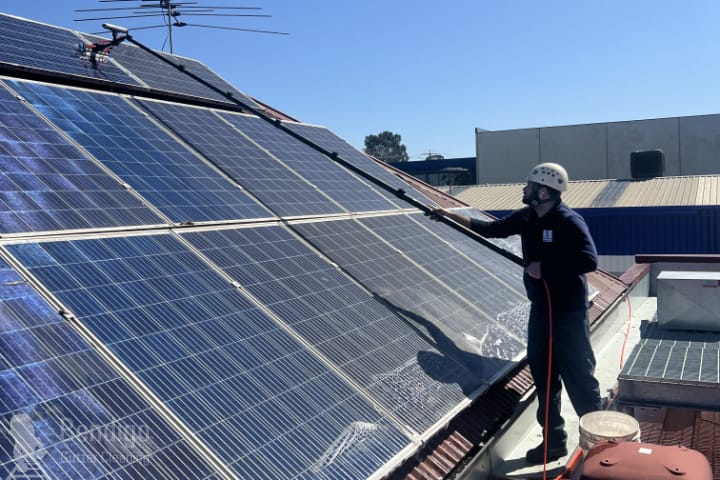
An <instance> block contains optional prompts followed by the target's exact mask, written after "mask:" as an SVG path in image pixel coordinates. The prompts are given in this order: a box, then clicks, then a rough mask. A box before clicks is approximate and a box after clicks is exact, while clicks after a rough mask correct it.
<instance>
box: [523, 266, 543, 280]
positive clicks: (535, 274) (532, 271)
mask: <svg viewBox="0 0 720 480" xmlns="http://www.w3.org/2000/svg"><path fill="white" fill-rule="evenodd" d="M525 273H527V274H528V275H530V276H531V277H532V278H534V279H536V280H540V279H541V278H542V270H541V268H540V262H530V264H529V265H528V266H527V267H525Z"/></svg>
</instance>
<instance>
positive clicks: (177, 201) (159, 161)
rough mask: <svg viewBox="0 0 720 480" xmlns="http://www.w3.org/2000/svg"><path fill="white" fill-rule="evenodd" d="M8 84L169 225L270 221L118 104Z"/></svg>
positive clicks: (101, 96)
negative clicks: (172, 223)
mask: <svg viewBox="0 0 720 480" xmlns="http://www.w3.org/2000/svg"><path fill="white" fill-rule="evenodd" d="M10 84H11V85H12V87H13V88H14V89H15V90H16V91H18V92H19V93H20V94H21V95H22V96H23V97H25V99H26V100H28V101H29V102H30V103H31V104H32V105H33V106H34V107H35V108H37V109H38V110H39V111H40V112H42V114H43V115H45V116H46V117H47V118H49V119H50V120H52V121H53V122H54V123H56V124H57V125H58V126H59V127H61V128H63V129H64V130H65V131H66V133H67V134H68V135H70V136H71V137H72V138H73V140H75V141H76V142H77V143H78V144H79V145H81V146H82V147H83V148H84V149H86V150H87V151H88V152H90V153H91V154H92V155H93V156H94V157H95V158H96V159H98V160H100V161H101V162H102V163H103V164H105V165H106V166H107V167H108V168H110V169H111V170H112V171H113V172H114V173H115V174H116V175H118V176H119V177H120V178H122V179H123V181H124V182H126V183H128V184H129V185H130V186H131V187H132V188H133V189H134V190H136V191H137V192H139V193H140V194H141V195H142V196H143V197H144V198H146V199H147V200H148V201H149V203H151V204H152V205H154V206H155V207H156V208H158V209H159V210H160V211H162V212H163V213H164V214H165V215H167V216H168V217H169V218H170V219H172V221H173V222H175V223H187V222H193V223H195V222H204V221H218V220H237V219H247V218H266V217H269V216H271V214H270V213H269V212H268V211H267V210H265V209H264V208H262V207H261V206H260V205H259V204H257V203H256V202H255V201H253V200H252V199H251V198H250V197H248V196H247V195H246V194H245V193H244V192H242V191H241V190H240V189H239V188H238V186H237V185H236V184H235V183H234V182H231V181H230V180H229V179H227V178H226V177H224V176H223V175H222V174H221V173H220V172H218V171H217V170H215V169H213V168H212V167H210V165H208V164H206V163H205V162H203V161H202V160H201V159H199V158H198V157H197V156H195V155H194V154H192V153H190V152H189V151H188V150H187V149H185V148H183V147H182V145H181V144H179V143H178V142H176V141H175V140H174V139H172V138H171V137H170V136H169V135H168V134H167V133H165V132H164V131H163V130H161V128H160V127H158V126H157V125H156V124H155V123H153V122H152V121H150V120H149V119H148V118H146V117H145V115H143V113H141V112H140V111H138V110H137V109H135V108H134V107H132V106H131V105H130V104H128V103H127V102H126V101H125V100H124V99H123V98H121V97H118V96H112V95H105V94H99V93H91V92H88V91H81V90H74V89H72V90H71V89H65V88H58V87H51V86H47V85H40V84H35V83H26V82H20V81H11V82H10Z"/></svg>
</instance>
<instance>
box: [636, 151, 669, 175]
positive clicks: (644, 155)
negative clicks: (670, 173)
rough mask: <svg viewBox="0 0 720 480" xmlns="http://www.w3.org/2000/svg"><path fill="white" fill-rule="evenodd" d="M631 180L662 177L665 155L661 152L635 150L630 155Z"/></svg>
mask: <svg viewBox="0 0 720 480" xmlns="http://www.w3.org/2000/svg"><path fill="white" fill-rule="evenodd" d="M630 174H631V175H632V178H652V177H662V176H663V175H664V174H665V153H664V152H663V151H662V150H637V151H635V152H631V153H630Z"/></svg>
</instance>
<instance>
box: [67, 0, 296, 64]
mask: <svg viewBox="0 0 720 480" xmlns="http://www.w3.org/2000/svg"><path fill="white" fill-rule="evenodd" d="M98 1H99V2H100V3H113V4H120V3H124V4H128V3H133V4H135V5H134V6H129V7H122V6H113V7H103V8H83V9H78V10H75V12H77V13H83V14H90V12H96V13H95V14H97V15H101V16H98V17H93V18H78V19H75V21H76V22H89V21H98V20H115V19H120V18H124V19H127V18H132V19H153V20H162V24H161V25H138V26H135V27H130V28H131V29H132V30H133V31H134V30H143V29H150V28H166V29H167V38H166V41H167V43H168V44H169V47H170V53H173V29H175V28H181V27H200V28H214V29H220V30H236V31H241V32H252V33H267V34H271V35H287V32H275V31H271V30H258V29H253V28H240V27H232V26H224V25H200V24H196V23H188V22H185V21H184V20H180V17H183V18H185V17H214V18H232V17H271V16H272V15H266V14H257V13H234V12H237V11H257V10H262V7H234V6H232V7H231V6H210V5H203V4H201V2H200V1H170V0H98ZM103 15H105V16H103ZM101 33H102V32H101ZM164 48H165V44H163V49H164Z"/></svg>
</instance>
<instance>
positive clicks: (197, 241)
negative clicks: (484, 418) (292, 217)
mask: <svg viewBox="0 0 720 480" xmlns="http://www.w3.org/2000/svg"><path fill="white" fill-rule="evenodd" d="M182 236H183V238H185V239H186V240H188V241H189V242H190V243H191V244H192V245H193V246H194V247H196V248H197V249H198V250H200V251H201V252H202V253H203V254H205V255H206V256H207V257H208V258H210V259H211V260H212V261H213V262H214V263H215V264H217V265H218V266H220V268H222V270H223V271H224V272H226V273H227V274H228V275H229V276H231V277H232V278H234V279H235V280H237V281H238V282H239V283H240V284H241V285H242V287H243V289H244V290H245V291H248V292H250V293H251V294H252V295H254V296H255V297H256V298H258V299H259V300H260V301H261V302H262V303H263V304H265V305H267V307H268V308H269V309H270V310H272V311H273V312H274V313H275V314H276V315H277V316H278V317H279V318H281V319H282V320H283V321H285V322H287V324H288V325H290V327H292V329H293V330H294V331H295V332H297V333H298V334H299V335H300V336H301V337H302V338H303V339H304V340H305V341H306V342H307V343H309V344H310V345H312V346H313V347H314V348H316V349H317V350H318V351H320V352H321V353H322V354H323V355H324V356H325V357H326V358H327V359H329V360H330V361H331V362H332V363H333V364H334V365H335V366H336V367H337V368H338V369H341V370H342V371H343V372H344V373H345V374H346V375H347V376H348V377H350V378H351V379H353V381H355V382H356V383H357V384H358V385H360V386H361V387H362V388H364V389H365V390H367V391H368V392H369V393H370V394H371V395H372V396H373V398H375V399H376V401H378V402H379V403H381V404H382V405H383V406H384V407H385V409H387V410H389V411H393V412H394V413H395V415H396V416H398V417H399V418H400V419H401V420H402V422H403V423H404V424H406V425H409V426H411V427H412V428H413V429H415V430H416V431H418V432H423V431H425V430H426V429H428V428H430V427H431V426H432V425H434V424H435V423H436V422H438V421H439V420H441V418H442V417H443V416H444V415H446V414H447V413H448V412H449V411H450V410H451V409H452V408H454V407H456V406H457V405H458V404H459V403H460V402H461V401H462V400H463V399H465V393H464V392H466V393H470V392H471V391H473V390H474V389H475V388H477V387H479V386H480V379H478V378H476V377H475V375H474V373H473V372H472V371H471V370H469V369H467V368H465V367H463V366H462V365H460V364H458V363H457V362H456V361H454V360H453V359H452V358H448V359H445V358H443V357H442V355H441V354H440V352H438V351H437V350H436V349H435V348H434V347H433V345H431V344H430V343H429V342H428V341H427V340H425V339H424V338H423V337H422V336H421V335H419V334H418V332H417V330H415V329H413V328H412V327H411V326H409V325H408V324H407V323H406V322H405V321H403V320H402V319H400V318H399V317H397V316H396V315H394V314H393V313H392V312H391V311H390V310H389V309H387V308H386V307H385V306H383V305H382V304H381V303H380V302H379V301H378V300H377V299H374V298H373V297H372V296H370V295H369V294H368V293H367V292H365V291H364V290H362V289H361V288H360V287H359V286H358V285H357V284H356V283H354V282H353V281H352V280H351V279H350V278H349V277H348V276H346V275H344V274H343V273H341V272H340V271H338V270H337V268H336V267H334V266H332V265H331V264H330V263H329V262H327V261H325V260H323V259H322V258H320V257H319V256H318V255H317V254H316V253H315V252H313V251H312V250H310V249H309V248H308V247H307V246H306V245H305V244H303V243H302V242H301V241H300V240H299V239H297V238H296V237H295V236H294V235H293V234H292V233H291V232H290V231H288V230H287V229H286V228H283V227H279V226H268V227H257V228H242V229H232V230H217V231H202V232H188V233H186V234H183V235H182ZM432 357H434V358H437V359H438V360H440V361H438V362H437V364H430V362H426V363H425V364H423V365H421V364H420V363H419V362H420V359H422V358H425V359H430V358H432Z"/></svg>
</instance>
